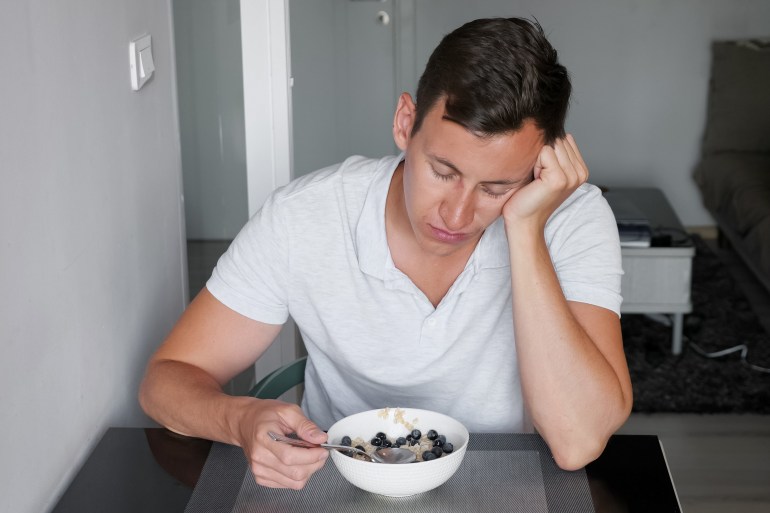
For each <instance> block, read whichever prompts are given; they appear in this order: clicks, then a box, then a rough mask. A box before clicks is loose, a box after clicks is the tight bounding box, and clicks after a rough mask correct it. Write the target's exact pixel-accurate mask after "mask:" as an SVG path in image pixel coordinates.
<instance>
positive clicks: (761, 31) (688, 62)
mask: <svg viewBox="0 0 770 513" xmlns="http://www.w3.org/2000/svg"><path fill="white" fill-rule="evenodd" d="M414 4H415V6H416V20H415V27H416V40H417V44H416V46H417V64H418V68H420V69H421V68H422V67H423V66H424V64H425V62H426V61H427V59H428V55H429V53H430V52H431V51H432V49H433V48H434V47H435V45H436V44H437V43H438V41H439V40H440V38H441V37H442V36H443V35H444V34H445V33H447V32H448V31H450V30H452V29H453V28H455V27H456V26H459V25H460V24H462V23H463V22H465V21H468V20H471V19H474V18H480V17H485V16H525V17H531V16H534V17H536V18H537V19H538V20H539V21H540V23H541V24H542V25H543V27H544V28H545V30H546V32H547V33H548V34H549V38H550V40H551V42H552V43H553V45H554V46H555V47H556V49H557V50H558V51H559V55H560V58H561V60H562V62H563V63H564V64H565V65H566V66H567V68H568V69H569V70H570V72H571V74H572V79H573V87H574V97H573V104H572V109H571V113H570V116H569V119H568V129H569V130H570V131H571V132H572V133H573V134H574V135H575V137H576V139H577V142H578V144H579V146H580V148H581V151H582V153H583V156H584V157H585V160H586V162H587V163H588V165H589V168H590V170H591V181H592V182H593V183H596V184H603V185H609V186H613V185H615V186H621V185H628V186H631V185H641V186H654V187H660V188H662V189H663V190H664V191H665V193H666V195H667V197H668V198H669V200H670V202H671V203H672V206H673V207H674V209H675V210H676V212H677V214H678V216H679V218H680V220H681V221H682V222H683V224H685V225H687V226H699V225H710V224H713V221H712V220H711V217H710V216H709V215H708V213H707V212H706V211H705V210H704V209H703V207H702V205H701V200H700V196H699V194H698V191H697V189H696V187H695V185H694V183H693V180H692V178H691V175H692V170H693V168H694V166H695V164H696V162H697V158H698V155H699V151H700V140H701V137H702V135H703V129H704V122H705V114H706V96H707V88H708V79H709V66H710V60H709V59H710V53H709V52H710V42H711V41H712V40H714V39H729V38H745V37H765V38H767V37H770V2H768V1H767V0H742V1H740V2H735V1H732V0H677V1H672V0H644V1H642V0H581V1H579V2H576V1H574V0H519V1H511V0H476V1H474V2H467V1H465V0H418V1H416V2H414Z"/></svg>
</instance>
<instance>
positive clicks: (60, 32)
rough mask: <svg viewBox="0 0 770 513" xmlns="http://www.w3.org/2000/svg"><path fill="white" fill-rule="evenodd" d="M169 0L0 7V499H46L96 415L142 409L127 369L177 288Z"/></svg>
mask: <svg viewBox="0 0 770 513" xmlns="http://www.w3.org/2000/svg"><path fill="white" fill-rule="evenodd" d="M170 11H171V7H170V0H163V1H157V0H112V1H110V2H104V1H102V0H69V1H67V2H62V1H60V0H4V1H3V3H2V6H1V7H0V43H1V44H0V62H2V72H1V73H2V79H1V80H0V291H2V295H1V296H0V347H1V348H2V353H1V354H2V356H0V426H1V427H0V429H1V430H2V431H1V432H2V437H0V458H1V461H2V463H0V511H8V512H11V511H12V512H16V513H19V512H21V513H23V512H40V511H45V510H46V509H47V508H48V507H50V505H51V504H52V503H53V502H55V500H56V499H57V497H58V495H59V493H60V492H61V490H62V487H63V486H64V485H66V483H67V482H68V481H69V479H70V478H71V477H72V475H73V473H74V472H75V471H76V470H77V468H78V467H79V465H80V463H81V462H82V461H83V459H84V457H85V456H86V455H87V453H88V451H89V450H90V449H91V447H92V446H93V445H94V444H95V443H96V441H97V440H98V439H99V437H100V436H101V435H102V433H103V432H104V430H105V429H106V428H107V427H108V426H111V425H122V426H132V425H146V424H148V421H147V420H146V418H145V417H144V416H143V414H142V413H141V411H140V409H139V406H138V404H137V400H136V393H137V388H138V384H139V381H140V378H141V375H142V372H143V369H144V366H145V363H146V361H147V359H148V357H149V355H150V353H151V352H152V350H153V349H154V347H155V346H156V345H157V344H158V343H159V342H160V340H161V339H162V338H163V336H164V335H165V334H166V332H167V331H168V330H169V329H170V327H171V325H172V323H173V321H174V320H175V319H176V318H177V317H178V315H179V314H180V312H181V311H182V309H183V307H184V305H185V298H186V295H187V293H186V290H185V289H186V279H185V278H184V276H185V272H186V269H185V263H184V252H183V246H182V241H183V219H182V206H181V201H180V196H181V181H180V180H181V163H180V156H179V152H180V150H179V131H178V125H177V121H176V107H175V105H176V99H175V92H174V91H175V79H174V71H173V70H174V66H173V59H172V55H173V48H172V29H171V21H170V20H171V15H170ZM144 32H147V33H149V34H151V35H152V38H153V50H154V58H155V64H156V68H157V71H156V75H155V77H154V78H153V79H152V80H151V81H150V82H148V83H147V84H146V85H145V87H144V89H142V90H141V91H139V92H133V91H131V88H130V81H129V65H128V43H129V41H130V40H131V39H133V38H135V37H137V36H139V35H141V34H143V33H144Z"/></svg>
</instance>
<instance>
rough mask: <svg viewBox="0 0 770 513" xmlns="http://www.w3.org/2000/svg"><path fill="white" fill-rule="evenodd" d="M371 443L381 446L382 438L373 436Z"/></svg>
mask: <svg viewBox="0 0 770 513" xmlns="http://www.w3.org/2000/svg"><path fill="white" fill-rule="evenodd" d="M369 443H371V444H372V445H373V446H375V447H379V446H381V445H382V438H377V437H376V436H375V437H374V438H372V440H371V442H369Z"/></svg>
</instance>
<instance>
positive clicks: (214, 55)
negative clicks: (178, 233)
mask: <svg viewBox="0 0 770 513" xmlns="http://www.w3.org/2000/svg"><path fill="white" fill-rule="evenodd" d="M173 6H174V9H173V12H174V34H175V41H176V61H177V83H178V90H179V119H180V131H181V141H182V173H183V175H184V197H185V219H186V225H187V238H189V239H198V240H230V239H233V238H234V237H235V235H236V234H237V233H238V231H239V230H240V229H241V227H242V226H243V225H244V224H245V223H246V220H247V219H248V205H247V193H246V142H245V135H244V119H243V70H242V67H241V26H240V23H241V17H240V5H239V0H215V1H212V0H174V1H173Z"/></svg>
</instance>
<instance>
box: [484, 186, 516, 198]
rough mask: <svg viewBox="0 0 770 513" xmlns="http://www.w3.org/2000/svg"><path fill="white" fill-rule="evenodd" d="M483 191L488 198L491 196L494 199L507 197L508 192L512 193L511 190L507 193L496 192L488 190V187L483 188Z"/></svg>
mask: <svg viewBox="0 0 770 513" xmlns="http://www.w3.org/2000/svg"><path fill="white" fill-rule="evenodd" d="M481 190H482V191H484V193H485V194H486V195H487V196H490V197H492V198H501V197H503V196H505V195H506V194H508V192H510V189H509V190H507V191H503V192H495V191H493V190H491V189H488V188H487V187H482V188H481Z"/></svg>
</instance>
